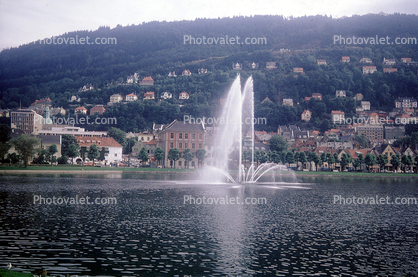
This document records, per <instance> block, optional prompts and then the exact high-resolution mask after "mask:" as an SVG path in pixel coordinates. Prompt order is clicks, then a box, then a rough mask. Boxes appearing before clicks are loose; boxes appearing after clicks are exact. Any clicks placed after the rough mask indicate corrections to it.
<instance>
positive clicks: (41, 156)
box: [32, 148, 49, 164]
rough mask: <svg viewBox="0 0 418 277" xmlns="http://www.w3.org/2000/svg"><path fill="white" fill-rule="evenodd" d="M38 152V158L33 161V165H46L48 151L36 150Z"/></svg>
mask: <svg viewBox="0 0 418 277" xmlns="http://www.w3.org/2000/svg"><path fill="white" fill-rule="evenodd" d="M36 151H38V156H37V157H35V158H34V159H33V161H32V162H33V163H34V164H47V163H48V162H47V157H48V156H49V153H48V150H46V149H42V148H38V149H36Z"/></svg>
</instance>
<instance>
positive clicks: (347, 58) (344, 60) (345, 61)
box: [341, 56, 350, 63]
mask: <svg viewBox="0 0 418 277" xmlns="http://www.w3.org/2000/svg"><path fill="white" fill-rule="evenodd" d="M341 62H343V63H349V62H350V57H348V56H343V57H342V58H341Z"/></svg>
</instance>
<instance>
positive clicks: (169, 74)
mask: <svg viewBox="0 0 418 277" xmlns="http://www.w3.org/2000/svg"><path fill="white" fill-rule="evenodd" d="M168 77H177V75H176V72H175V71H173V72H171V71H170V72H169V73H168Z"/></svg>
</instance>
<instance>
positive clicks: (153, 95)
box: [144, 91, 155, 100]
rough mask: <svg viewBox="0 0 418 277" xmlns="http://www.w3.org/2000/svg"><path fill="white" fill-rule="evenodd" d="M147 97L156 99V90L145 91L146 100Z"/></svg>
mask: <svg viewBox="0 0 418 277" xmlns="http://www.w3.org/2000/svg"><path fill="white" fill-rule="evenodd" d="M145 99H150V100H152V99H155V94H154V92H153V91H148V92H145V93H144V100H145Z"/></svg>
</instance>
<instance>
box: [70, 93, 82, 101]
mask: <svg viewBox="0 0 418 277" xmlns="http://www.w3.org/2000/svg"><path fill="white" fill-rule="evenodd" d="M69 101H70V102H80V97H79V96H78V95H72V96H71V98H70V100H69Z"/></svg>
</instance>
